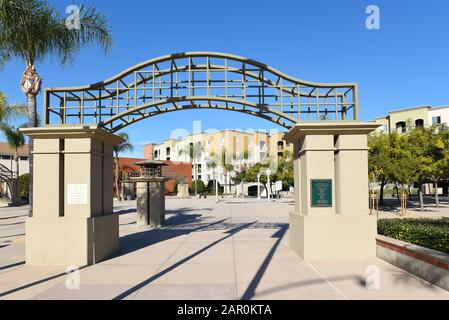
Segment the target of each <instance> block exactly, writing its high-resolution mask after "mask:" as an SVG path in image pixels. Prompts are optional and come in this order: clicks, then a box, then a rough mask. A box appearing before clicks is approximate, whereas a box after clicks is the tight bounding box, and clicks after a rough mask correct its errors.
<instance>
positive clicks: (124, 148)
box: [113, 132, 134, 201]
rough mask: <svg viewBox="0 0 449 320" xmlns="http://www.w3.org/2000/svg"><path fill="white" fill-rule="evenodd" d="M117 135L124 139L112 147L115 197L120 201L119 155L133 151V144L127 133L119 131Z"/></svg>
mask: <svg viewBox="0 0 449 320" xmlns="http://www.w3.org/2000/svg"><path fill="white" fill-rule="evenodd" d="M118 136H119V137H121V138H123V139H124V140H125V141H124V142H123V143H122V144H120V145H118V146H115V147H114V149H113V150H114V157H115V192H116V195H117V199H118V200H119V201H122V197H121V194H120V190H119V189H120V188H119V174H120V172H119V171H120V168H119V161H120V159H119V155H120V153H122V152H133V151H134V146H133V145H132V144H131V143H130V142H129V135H128V134H127V133H125V132H122V133H119V134H118Z"/></svg>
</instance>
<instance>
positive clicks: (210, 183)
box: [206, 180, 224, 195]
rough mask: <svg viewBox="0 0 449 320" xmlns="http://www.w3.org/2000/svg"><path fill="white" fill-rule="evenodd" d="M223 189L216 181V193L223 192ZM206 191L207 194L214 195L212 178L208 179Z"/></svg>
mask: <svg viewBox="0 0 449 320" xmlns="http://www.w3.org/2000/svg"><path fill="white" fill-rule="evenodd" d="M223 190H224V188H223V187H222V186H221V185H220V184H219V183H218V193H219V194H223ZM206 191H207V192H208V193H209V194H212V195H215V181H214V180H210V181H209V183H208V184H207V187H206Z"/></svg>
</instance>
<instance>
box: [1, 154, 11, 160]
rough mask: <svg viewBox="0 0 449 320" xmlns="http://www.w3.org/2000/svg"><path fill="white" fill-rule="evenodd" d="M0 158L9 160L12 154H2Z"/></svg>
mask: <svg viewBox="0 0 449 320" xmlns="http://www.w3.org/2000/svg"><path fill="white" fill-rule="evenodd" d="M0 159H2V160H11V159H12V156H5V155H2V156H0Z"/></svg>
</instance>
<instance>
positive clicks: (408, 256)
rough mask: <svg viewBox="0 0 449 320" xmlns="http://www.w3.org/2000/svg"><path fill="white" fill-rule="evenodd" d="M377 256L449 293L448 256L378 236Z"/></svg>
mask: <svg viewBox="0 0 449 320" xmlns="http://www.w3.org/2000/svg"><path fill="white" fill-rule="evenodd" d="M377 256H378V257H379V258H380V259H382V260H385V261H386V262H388V263H390V264H392V265H394V266H396V267H398V268H401V269H403V270H406V271H408V272H410V273H412V274H414V275H416V276H417V277H419V278H422V279H424V280H426V281H428V282H430V283H432V284H434V285H436V286H438V287H440V288H442V289H444V290H446V291H449V255H448V254H444V253H442V252H438V251H435V250H431V249H427V248H424V247H420V246H417V245H414V244H410V243H407V242H404V241H400V240H396V239H392V238H388V237H384V236H380V235H379V236H378V237H377Z"/></svg>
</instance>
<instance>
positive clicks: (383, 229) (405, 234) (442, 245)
mask: <svg viewBox="0 0 449 320" xmlns="http://www.w3.org/2000/svg"><path fill="white" fill-rule="evenodd" d="M378 232H379V234H381V235H383V236H387V237H390V238H394V239H397V240H402V241H405V242H410V243H413V244H416V245H418V246H422V247H426V248H429V249H433V250H436V251H440V252H444V253H448V254H449V219H448V218H443V219H440V220H437V219H382V220H379V222H378Z"/></svg>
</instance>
